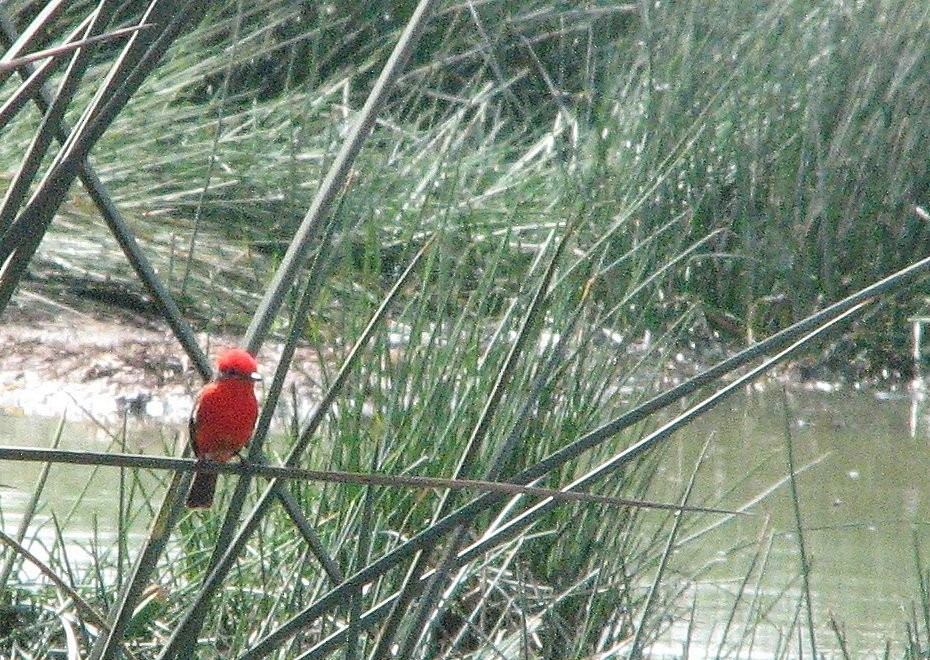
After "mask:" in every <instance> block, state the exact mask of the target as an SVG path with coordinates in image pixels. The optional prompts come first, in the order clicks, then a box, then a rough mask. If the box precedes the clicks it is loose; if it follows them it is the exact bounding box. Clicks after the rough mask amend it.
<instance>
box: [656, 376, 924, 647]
mask: <svg viewBox="0 0 930 660" xmlns="http://www.w3.org/2000/svg"><path fill="white" fill-rule="evenodd" d="M921 406H922V404H921V403H920V402H918V401H916V400H914V399H912V398H911V397H908V396H899V395H896V394H891V395H887V394H883V393H876V392H865V391H853V390H849V391H841V392H834V393H825V392H818V391H800V392H799V391H794V392H789V393H788V394H787V395H786V394H785V393H784V392H783V390H782V388H781V387H779V386H770V387H768V388H767V389H766V390H765V391H763V392H759V391H753V390H748V391H747V392H744V393H743V394H742V395H739V396H736V397H734V398H732V399H731V400H729V401H727V402H725V403H724V404H722V406H721V407H719V408H718V409H716V410H714V411H713V412H712V413H710V414H708V415H707V416H705V417H704V418H702V419H700V420H698V421H697V422H695V423H694V424H692V425H690V426H689V427H687V428H686V429H684V430H683V431H681V432H679V433H678V435H677V436H676V437H674V438H673V439H672V441H671V445H670V447H669V453H668V454H667V456H666V460H664V461H663V463H662V465H661V467H660V478H659V479H657V480H656V487H657V494H656V497H657V498H663V499H666V500H667V501H675V500H676V498H677V497H678V494H679V493H681V492H682V489H683V487H684V484H685V483H686V482H687V479H688V478H689V476H690V474H691V471H692V470H693V467H694V464H695V462H696V460H697V457H698V455H699V451H700V449H701V446H702V445H703V443H704V442H705V440H707V439H708V438H710V446H709V450H708V454H707V458H706V459H705V464H704V465H703V466H702V468H701V472H700V475H701V476H700V477H699V480H698V484H699V485H698V487H697V493H696V494H695V497H694V498H693V501H694V502H695V503H705V504H708V505H711V504H713V505H717V506H723V507H728V508H739V507H740V506H741V505H742V504H744V503H746V502H748V501H749V500H751V499H752V498H754V497H756V496H758V495H759V494H760V493H762V492H764V491H766V490H767V489H769V488H770V487H772V486H773V485H776V484H778V483H779V482H780V481H782V480H784V478H785V476H786V475H787V474H788V468H787V442H786V437H789V436H790V438H791V443H792V446H793V451H794V454H795V458H794V462H795V466H796V469H800V468H802V467H806V468H807V469H805V470H804V471H803V473H802V474H800V476H799V477H798V478H797V486H798V496H799V502H800V516H801V520H802V525H803V530H804V532H803V541H804V543H805V546H806V551H807V554H808V556H809V560H810V563H811V566H812V569H811V578H810V587H811V599H812V611H813V621H814V630H815V639H816V640H817V651H818V653H821V652H826V653H827V654H829V655H832V654H834V653H836V652H838V650H839V643H838V641H837V636H836V634H835V633H834V632H833V630H832V628H831V625H830V618H831V616H832V617H834V618H835V620H836V621H837V622H838V623H839V624H840V625H841V627H842V629H843V630H844V633H845V635H846V638H847V648H848V649H849V650H850V652H851V653H852V654H853V655H854V656H861V655H864V654H866V655H872V654H880V653H882V652H883V651H884V649H885V644H886V642H888V641H890V642H891V648H892V649H893V651H897V653H898V654H900V652H901V651H902V650H903V648H902V644H901V642H902V640H903V639H904V632H903V631H904V624H905V622H906V621H909V620H910V619H911V615H910V612H911V603H912V602H917V601H918V600H919V593H918V585H919V582H918V578H917V568H916V562H915V544H916V547H917V548H919V550H920V553H921V557H922V558H923V561H924V562H930V545H928V527H927V521H928V520H930V502H928V500H930V487H928V484H927V474H930V452H928V436H930V431H928V429H930V422H928V419H927V417H926V414H925V412H924V411H923V410H922V409H921ZM786 429H787V430H786ZM747 475H749V476H747ZM749 510H750V511H752V512H753V513H754V514H755V515H754V516H753V517H751V518H748V517H744V518H740V519H737V520H734V521H732V522H729V523H727V524H724V525H721V526H720V527H719V528H718V529H716V530H713V531H712V532H710V533H708V534H706V535H705V536H702V537H701V538H700V539H699V540H698V541H695V542H685V543H683V544H682V545H681V546H680V547H679V549H678V551H677V555H676V563H677V564H679V565H681V566H682V567H684V569H683V570H685V571H686V570H687V568H688V567H690V568H691V569H693V570H694V571H699V570H701V569H705V571H706V572H704V573H703V574H701V575H699V576H698V577H697V578H696V579H695V580H694V583H693V585H692V586H691V587H690V589H689V590H688V595H689V597H694V598H695V599H696V603H697V610H696V611H697V615H696V623H695V627H694V630H693V631H692V635H691V639H692V644H691V657H699V656H700V655H701V654H702V653H701V651H702V650H703V652H704V654H705V655H707V656H714V655H716V653H717V652H718V649H719V648H720V646H719V645H720V641H721V639H722V638H723V631H724V629H725V627H726V625H727V621H728V619H729V618H730V617H731V614H733V620H734V621H733V622H732V623H731V624H730V627H729V631H728V633H727V640H728V641H727V643H726V644H724V646H723V647H722V648H723V651H724V652H725V653H728V654H730V655H731V656H736V655H738V656H740V657H747V656H751V657H769V656H770V654H772V653H773V652H775V651H776V650H781V651H784V648H785V647H784V644H785V643H786V640H785V639H784V636H785V635H786V634H788V631H790V630H792V627H791V625H790V622H792V621H793V620H794V619H795V617H799V619H798V620H799V622H800V626H801V628H803V630H804V633H803V636H802V641H801V644H802V649H803V651H804V654H805V655H808V656H809V655H810V644H809V641H808V635H807V634H806V631H807V629H808V624H807V619H806V614H805V611H804V610H803V608H802V607H801V606H802V603H803V601H802V595H801V594H802V589H801V580H800V577H799V576H800V574H801V567H800V553H799V550H798V547H799V546H798V535H797V533H796V530H797V525H796V521H795V513H794V507H793V505H792V500H791V496H790V487H789V485H788V484H784V485H783V486H781V487H780V488H778V489H777V490H775V491H774V492H773V493H772V494H770V495H768V496H767V497H765V498H764V499H763V500H762V501H761V502H759V503H758V504H756V505H754V506H752V507H751V508H750V509H749ZM705 520H706V517H705ZM702 524H706V523H702ZM683 555H686V556H685V557H683ZM754 556H756V557H757V558H758V561H759V563H758V564H756V565H755V568H753V563H752V561H753V557H754ZM927 566H930V564H927V565H925V570H926V568H927ZM747 574H749V576H750V577H749V580H748V581H747V586H746V587H745V588H742V589H741V585H742V581H743V579H744V577H745V576H746V575H747ZM760 574H761V577H760ZM741 592H742V594H743V595H742V597H741V598H739V599H737V597H736V595H737V594H739V593H741ZM734 603H736V606H735V610H734ZM767 608H771V611H768V612H767V613H765V612H766V609H767ZM734 611H735V613H734ZM763 613H765V614H764V615H763ZM747 621H754V622H755V625H752V626H750V627H749V628H745V629H744V627H743V626H744V625H745V623H746V622H747ZM687 628H688V626H687V623H686V622H680V623H678V624H676V625H673V627H672V629H671V630H670V631H669V633H668V634H667V635H666V637H665V638H664V639H663V640H662V643H661V644H660V645H657V646H656V647H655V649H653V651H654V653H655V654H656V655H662V654H663V653H662V652H667V653H668V654H669V655H680V653H681V648H682V645H683V643H684V640H685V639H686V638H687ZM746 630H752V635H754V639H751V638H750V637H749V633H748V632H746ZM797 638H798V634H797V629H795V632H794V634H793V639H792V640H790V641H787V643H788V644H789V648H790V649H791V650H790V651H789V653H788V655H789V657H794V656H796V655H798V653H799V652H800V651H799V646H798V644H799V643H798V639H797ZM750 641H752V646H751V647H750ZM740 642H742V646H739V644H740Z"/></svg>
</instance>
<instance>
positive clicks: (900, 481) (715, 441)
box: [0, 385, 930, 657]
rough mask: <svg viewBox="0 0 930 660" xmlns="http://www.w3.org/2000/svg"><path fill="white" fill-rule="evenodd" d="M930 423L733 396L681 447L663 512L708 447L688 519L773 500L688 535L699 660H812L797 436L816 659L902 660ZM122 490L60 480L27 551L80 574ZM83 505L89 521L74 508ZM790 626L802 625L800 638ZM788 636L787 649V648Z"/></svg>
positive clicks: (922, 528)
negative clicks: (53, 548)
mask: <svg viewBox="0 0 930 660" xmlns="http://www.w3.org/2000/svg"><path fill="white" fill-rule="evenodd" d="M786 410H787V422H786ZM927 414H930V413H924V412H921V411H919V410H916V412H915V408H914V404H913V401H912V399H911V398H909V397H905V396H893V397H888V396H882V395H879V394H877V393H875V392H859V391H852V390H846V391H841V392H836V393H824V392H815V391H811V392H799V391H794V392H790V393H788V394H787V397H786V396H785V395H784V394H783V392H782V390H781V388H780V387H778V386H776V385H771V386H769V387H768V388H767V389H766V391H764V392H758V391H747V392H746V393H744V394H742V395H738V396H735V397H734V398H732V399H731V400H729V401H727V402H725V403H724V404H722V405H721V406H720V407H719V408H718V409H716V410H714V411H713V412H712V413H710V414H708V415H707V416H706V417H704V418H703V419H700V420H699V421H697V422H696V423H694V424H692V425H691V426H689V427H688V428H686V429H685V430H683V431H681V432H679V434H678V435H677V436H675V437H674V438H672V439H671V441H670V443H669V445H668V447H667V453H666V455H665V457H664V459H663V461H662V463H661V466H660V469H659V477H658V479H656V481H655V488H656V493H655V494H654V498H655V499H660V500H664V501H677V499H678V498H679V496H680V493H681V492H682V490H683V488H684V486H685V484H686V483H687V480H688V478H689V477H690V474H691V472H692V470H693V468H694V465H695V462H696V460H697V457H698V455H699V452H700V449H701V447H702V446H703V444H704V443H705V441H706V440H707V439H708V438H710V445H709V449H708V453H707V456H706V459H705V462H704V464H703V465H702V466H701V468H700V473H699V478H698V482H697V483H698V486H697V489H696V493H695V495H694V497H693V498H692V502H693V503H696V504H705V505H712V506H721V507H726V508H739V507H740V506H742V505H744V504H746V503H747V502H749V501H751V500H753V499H754V498H757V497H759V496H760V495H761V494H763V493H765V492H766V491H768V490H769V489H771V488H773V487H775V490H774V491H773V492H771V493H770V494H769V495H767V496H766V497H764V498H763V499H762V500H761V501H759V502H758V503H757V504H755V505H753V506H752V507H750V509H749V510H750V511H752V512H753V513H754V515H753V516H746V517H741V518H738V519H735V520H731V521H728V522H726V523H724V524H721V525H719V526H718V527H716V528H715V529H711V530H709V531H706V533H704V534H702V535H700V536H697V537H695V538H691V539H689V536H690V535H693V534H696V533H697V532H698V531H700V530H702V529H705V528H706V527H707V526H708V525H709V524H711V523H713V522H714V521H717V520H719V518H717V517H715V516H709V515H702V516H698V517H695V518H693V519H691V520H689V523H688V525H687V526H686V527H687V531H685V532H683V534H682V535H681V539H682V540H681V541H680V543H679V546H678V549H677V551H676V556H675V561H674V562H673V564H674V569H673V571H674V578H675V579H681V580H683V581H684V580H685V579H688V580H689V582H683V583H685V584H686V585H687V586H686V595H687V599H688V602H690V599H691V598H693V599H694V602H695V603H696V609H695V621H694V625H693V628H692V630H691V632H690V639H691V646H690V649H691V657H700V656H701V655H706V656H714V655H716V654H717V652H718V650H720V649H722V651H723V653H724V654H728V655H730V656H731V657H736V656H739V657H770V655H771V654H772V652H774V651H776V650H778V649H784V648H785V647H784V645H785V644H786V643H788V644H790V645H791V648H792V651H791V652H790V653H788V656H789V657H794V656H797V655H798V654H799V653H800V651H799V647H798V643H799V642H798V632H797V631H798V627H799V626H800V627H801V628H803V629H804V631H805V632H804V633H803V636H802V641H801V644H803V647H802V648H803V651H804V655H809V651H810V646H809V643H808V642H807V641H806V640H807V635H806V628H807V624H806V619H805V615H804V613H803V609H800V604H801V595H800V594H801V581H800V578H799V575H800V565H799V553H798V537H797V534H796V526H795V521H794V512H793V508H792V504H791V498H790V491H789V488H788V485H787V483H785V482H784V479H785V476H786V474H787V452H786V434H787V432H786V423H787V427H788V428H789V429H790V436H791V439H792V442H793V446H794V451H795V455H796V456H795V462H796V466H797V467H799V468H805V469H804V470H803V472H802V473H801V475H800V476H799V478H798V486H799V494H800V504H801V517H802V521H803V526H804V541H805V543H806V546H807V551H808V553H809V556H810V559H811V563H812V566H813V569H812V570H813V572H812V576H811V589H812V602H813V612H814V617H813V618H814V628H815V630H816V634H817V643H818V652H825V653H827V654H828V655H831V654H833V653H834V652H835V651H836V649H837V648H838V644H837V641H836V636H835V634H834V633H833V632H832V630H831V628H830V625H829V620H830V616H831V614H832V615H833V616H834V617H835V618H836V620H837V621H838V622H839V623H840V624H841V625H842V626H843V627H844V629H845V634H846V635H847V637H848V647H849V649H850V650H851V651H852V652H853V655H854V656H856V657H858V656H861V655H863V654H875V653H879V652H881V651H882V650H883V649H884V646H885V643H886V640H890V641H891V644H892V650H893V652H894V655H900V653H901V651H902V646H901V644H902V640H903V639H904V634H903V630H904V624H905V621H907V620H909V619H910V608H911V603H912V601H915V600H916V599H917V598H918V593H917V585H918V580H917V577H916V568H915V561H914V552H915V550H914V548H915V539H916V543H917V545H918V547H919V548H920V551H921V553H922V556H923V557H924V560H925V561H927V562H930V545H928V536H930V530H928V526H927V521H928V520H930V502H928V500H930V484H928V480H927V475H928V474H930V447H928V445H930V419H928V417H927V416H926V415H927ZM56 425H57V421H55V420H37V419H28V418H21V417H10V416H0V443H2V444H4V445H39V446H47V445H48V444H49V441H50V439H51V438H52V437H53V436H54V431H55V427H56ZM145 428H146V427H144V426H143V427H141V428H140V427H138V426H137V427H135V428H134V429H133V432H132V433H131V434H130V437H135V438H140V437H142V438H148V440H147V442H150V446H148V447H143V448H141V449H142V450H143V451H147V452H150V453H156V452H157V451H158V447H159V446H161V445H162V444H163V443H164V442H165V439H166V438H167V439H168V440H169V441H170V440H171V438H172V437H173V433H172V431H171V430H170V429H169V430H165V429H159V428H158V427H157V426H152V427H151V429H150V431H146V430H145ZM111 442H112V438H110V437H109V436H107V435H106V433H104V432H103V431H100V430H97V429H96V428H95V427H94V426H92V425H89V424H81V425H72V426H69V428H68V432H67V434H66V442H65V443H64V444H63V446H65V447H68V448H81V447H86V448H89V449H94V450H97V451H100V450H105V449H106V448H107V447H111V446H112V445H111V444H110V443H111ZM113 449H114V450H116V448H115V447H113ZM127 449H128V450H129V451H136V450H139V449H140V447H138V446H137V447H128V448H127ZM40 469H41V466H40V465H39V464H31V463H10V462H4V463H0V483H3V484H6V485H7V487H6V488H0V512H2V515H3V528H4V530H5V531H6V532H7V533H10V534H12V533H14V532H15V530H16V527H17V525H18V524H19V519H20V515H21V511H22V508H23V507H24V506H25V503H26V501H27V500H28V498H29V496H30V494H31V491H32V488H33V485H34V483H35V480H36V477H37V475H38V473H39V470H40ZM118 474H119V472H118V470H113V469H101V470H98V471H97V472H96V473H93V472H92V471H91V470H90V469H89V468H86V467H81V466H56V467H54V468H53V469H52V476H51V478H50V481H49V486H48V488H47V490H46V492H45V494H44V495H43V506H42V510H41V512H40V515H39V518H38V520H39V521H40V523H41V525H42V527H41V529H39V531H38V536H39V539H40V543H39V544H38V545H36V544H33V546H32V549H33V550H34V551H37V554H39V555H40V556H42V555H43V554H45V553H43V545H48V543H49V540H50V539H52V538H54V532H53V527H52V525H51V518H50V513H51V512H53V511H54V512H55V513H56V515H57V516H58V517H59V520H60V521H61V522H62V523H63V525H62V526H63V528H64V530H65V536H66V539H67V541H68V543H69V545H71V548H70V549H69V560H71V561H74V562H77V563H80V561H81V559H82V558H86V557H88V556H90V555H89V553H88V552H87V548H88V547H89V545H90V544H92V543H98V544H107V543H110V544H112V542H113V540H114V539H115V535H116V529H115V526H114V524H113V519H114V514H113V511H114V503H115V501H116V492H117V488H118V485H119V478H118ZM779 483H781V484H782V485H780V486H778V484H779ZM134 487H135V488H139V489H143V490H142V491H140V492H144V490H145V489H146V488H148V489H150V490H151V492H152V493H153V494H152V495H151V497H152V498H153V503H154V501H155V498H157V499H158V500H160V496H161V493H162V491H161V489H160V487H158V484H157V483H156V479H155V477H154V476H152V475H143V476H142V478H141V480H140V482H139V483H137V484H135V486H134ZM79 497H80V498H81V505H80V506H78V507H75V506H74V504H75V502H77V501H78V498H79ZM69 512H70V519H69V518H68V516H69ZM139 513H140V514H143V515H140V519H141V520H145V521H147V520H148V516H147V515H144V512H142V511H140V512H139ZM146 524H147V523H137V524H136V529H137V531H138V532H139V533H144V531H145V526H146ZM30 535H33V536H34V535H35V530H32V531H31V532H30ZM747 574H748V575H749V579H748V580H745V578H746V576H747ZM728 621H730V623H729V626H728V624H727V622H728ZM794 621H797V622H798V623H796V624H795V625H794V626H792V622H794ZM725 631H726V632H725ZM688 635H689V633H688V623H687V621H684V620H683V621H679V622H676V623H674V624H673V625H672V627H671V629H670V631H669V632H668V634H667V635H666V636H665V637H664V638H663V639H662V640H661V641H660V643H658V644H656V645H655V646H654V647H653V649H652V652H653V654H654V655H655V656H656V657H661V656H663V655H665V656H669V657H673V656H678V655H680V654H681V648H682V644H683V643H684V640H685V639H686V638H687V637H688ZM786 635H791V640H789V641H788V642H786V640H785V636H786ZM721 643H722V646H721Z"/></svg>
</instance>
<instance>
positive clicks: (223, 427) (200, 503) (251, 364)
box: [187, 348, 261, 509]
mask: <svg viewBox="0 0 930 660" xmlns="http://www.w3.org/2000/svg"><path fill="white" fill-rule="evenodd" d="M216 371H217V374H216V377H215V378H214V380H213V381H211V382H209V383H207V384H206V385H205V386H204V388H203V389H202V390H201V391H200V394H198V395H197V402H196V403H195V404H194V410H193V412H192V413H191V421H190V441H191V445H192V447H193V449H194V455H195V456H196V457H197V458H198V459H199V460H201V461H219V462H221V463H226V462H227V461H229V460H230V459H232V457H233V456H237V455H238V454H239V452H240V451H241V450H242V448H243V447H245V446H246V445H247V444H248V443H249V440H250V439H251V438H252V431H253V430H254V429H255V420H256V418H257V417H258V401H257V400H256V399H255V390H254V388H253V385H254V383H255V382H256V381H259V380H261V376H260V375H259V374H258V363H257V362H256V361H255V357H254V356H252V354H250V353H249V352H248V351H244V350H243V349H241V348H230V349H227V350H225V351H223V352H222V353H220V354H219V356H218V357H217V359H216ZM216 478H217V474H216V473H215V472H213V473H210V472H196V473H195V474H194V482H193V483H192V484H191V489H190V492H189V493H188V494H187V506H188V508H192V509H202V508H207V507H209V506H210V505H211V504H213V493H214V491H215V490H216Z"/></svg>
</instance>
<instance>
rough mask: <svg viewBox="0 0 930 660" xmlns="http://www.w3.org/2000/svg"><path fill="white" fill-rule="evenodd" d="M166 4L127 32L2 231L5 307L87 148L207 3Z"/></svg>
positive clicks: (1, 302)
mask: <svg viewBox="0 0 930 660" xmlns="http://www.w3.org/2000/svg"><path fill="white" fill-rule="evenodd" d="M169 4H171V3H169V2H167V1H165V2H158V0H153V2H152V4H151V5H150V6H149V8H148V10H147V11H146V14H145V16H144V17H143V19H142V21H141V22H142V23H152V24H154V25H156V26H163V29H161V30H159V29H157V28H156V29H152V30H140V31H137V32H134V33H133V35H132V36H131V37H130V38H129V42H128V43H127V45H126V47H125V48H124V49H123V52H122V53H121V55H120V57H119V58H118V59H117V61H116V63H115V64H114V65H113V67H111V69H110V73H109V75H108V76H107V79H106V81H105V83H104V85H103V87H102V88H101V89H100V91H99V92H98V94H97V96H96V97H95V98H94V100H93V101H92V102H91V103H90V104H89V105H88V107H87V108H86V109H85V111H84V113H83V115H82V117H81V120H80V121H79V122H78V124H77V126H76V127H75V129H74V130H73V131H72V133H71V135H70V136H69V138H68V140H67V141H66V142H65V144H64V145H63V146H62V148H61V150H60V151H59V152H58V154H57V155H56V157H55V160H54V162H53V163H52V165H51V167H50V168H49V171H48V172H47V173H46V175H45V177H43V179H42V182H41V183H40V184H39V187H38V190H37V191H36V192H35V193H34V194H33V196H32V198H31V199H30V201H29V202H28V203H27V204H26V207H25V208H24V209H23V211H22V212H21V213H20V214H19V216H18V217H17V218H16V221H15V222H13V223H12V224H11V225H10V227H9V228H8V229H7V231H6V232H5V233H4V235H3V239H2V243H3V245H2V247H3V249H2V251H0V262H5V263H6V266H5V269H4V272H3V277H2V278H0V310H3V309H5V308H6V306H7V304H8V303H9V301H10V298H11V297H12V295H13V291H14V290H15V289H16V287H17V286H18V284H19V281H20V279H21V278H22V276H23V274H24V273H25V270H26V268H27V266H28V263H29V261H30V260H31V259H32V256H33V255H34V254H35V251H36V249H37V248H38V246H39V243H40V242H41V239H42V237H43V236H44V234H45V231H46V229H47V227H48V225H49V223H50V222H51V219H52V215H53V214H54V212H55V210H56V209H58V207H59V206H60V205H61V203H62V201H63V199H64V197H65V195H66V194H67V191H68V188H69V187H70V185H71V182H72V180H73V179H74V177H75V176H76V174H77V171H78V169H79V168H80V164H81V163H82V162H83V161H84V159H85V158H86V156H87V153H88V152H89V151H90V149H91V148H92V147H93V145H94V144H95V143H96V142H97V140H98V139H99V138H100V136H101V135H102V134H103V132H104V131H105V130H106V128H107V127H108V126H109V125H110V123H111V122H112V121H113V120H114V119H115V118H116V115H117V114H118V113H119V112H120V110H122V108H123V106H124V105H125V104H126V103H127V102H128V100H129V97H130V96H131V95H132V93H133V92H134V91H135V90H136V89H137V88H138V86H139V85H140V84H141V83H142V81H143V80H144V78H145V76H146V75H147V74H148V73H149V72H151V70H152V69H153V68H154V67H155V65H156V64H157V63H158V61H159V60H160V58H161V56H162V55H163V54H164V52H165V51H166V50H167V48H168V46H170V45H171V43H172V42H173V41H174V39H175V38H176V37H177V36H178V35H179V34H180V32H181V31H182V30H183V29H185V28H188V27H190V25H192V24H194V23H196V22H197V21H198V19H199V16H201V15H202V13H203V12H204V11H206V8H207V5H208V3H207V2H203V3H193V4H192V3H181V6H180V7H179V8H175V7H174V6H173V5H172V6H167V5H169ZM154 35H157V37H155V36H154ZM153 37H154V40H153ZM11 256H12V257H13V258H10V257H11ZM8 259H9V261H7V260H8Z"/></svg>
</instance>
